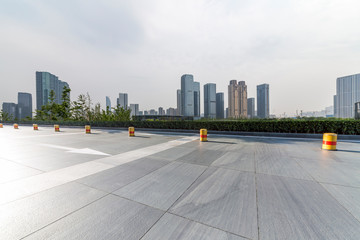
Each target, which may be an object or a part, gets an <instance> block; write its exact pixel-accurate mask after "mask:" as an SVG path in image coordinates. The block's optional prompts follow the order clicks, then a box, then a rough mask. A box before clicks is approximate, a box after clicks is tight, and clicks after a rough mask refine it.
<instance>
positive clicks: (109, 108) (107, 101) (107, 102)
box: [106, 96, 111, 111]
mask: <svg viewBox="0 0 360 240" xmlns="http://www.w3.org/2000/svg"><path fill="white" fill-rule="evenodd" d="M106 110H107V111H111V101H110V97H108V96H106Z"/></svg>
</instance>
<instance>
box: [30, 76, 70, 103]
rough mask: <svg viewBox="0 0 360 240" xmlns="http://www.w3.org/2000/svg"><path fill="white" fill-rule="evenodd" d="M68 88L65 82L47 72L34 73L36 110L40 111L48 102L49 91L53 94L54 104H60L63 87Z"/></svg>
mask: <svg viewBox="0 0 360 240" xmlns="http://www.w3.org/2000/svg"><path fill="white" fill-rule="evenodd" d="M65 86H66V87H67V88H69V84H68V83H67V82H63V81H61V80H59V78H58V77H57V76H55V75H53V74H51V73H49V72H36V109H39V110H40V109H41V107H42V106H43V105H46V104H47V103H48V102H49V96H50V91H51V90H53V91H54V92H55V103H58V104H61V103H62V92H63V89H64V87H65Z"/></svg>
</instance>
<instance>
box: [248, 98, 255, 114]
mask: <svg viewBox="0 0 360 240" xmlns="http://www.w3.org/2000/svg"><path fill="white" fill-rule="evenodd" d="M247 111H248V118H254V117H255V98H248V99H247Z"/></svg>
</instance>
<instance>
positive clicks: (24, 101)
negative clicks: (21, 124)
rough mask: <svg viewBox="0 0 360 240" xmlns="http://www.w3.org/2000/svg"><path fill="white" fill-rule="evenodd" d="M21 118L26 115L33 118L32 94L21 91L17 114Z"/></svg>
mask: <svg viewBox="0 0 360 240" xmlns="http://www.w3.org/2000/svg"><path fill="white" fill-rule="evenodd" d="M16 117H17V118H18V119H19V120H21V119H24V118H26V117H29V118H32V96H31V94H30V93H24V92H19V93H18V104H17V116H16Z"/></svg>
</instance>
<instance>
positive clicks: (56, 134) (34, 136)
mask: <svg viewBox="0 0 360 240" xmlns="http://www.w3.org/2000/svg"><path fill="white" fill-rule="evenodd" d="M77 134H85V133H83V132H78V133H61V132H59V133H53V134H48V135H33V136H23V137H14V138H13V139H20V138H21V139H22V138H38V137H55V136H57V137H58V136H67V135H77Z"/></svg>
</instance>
